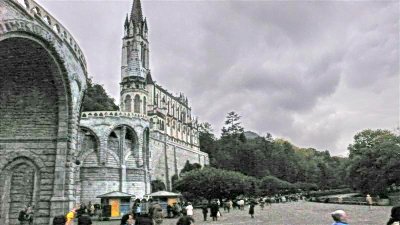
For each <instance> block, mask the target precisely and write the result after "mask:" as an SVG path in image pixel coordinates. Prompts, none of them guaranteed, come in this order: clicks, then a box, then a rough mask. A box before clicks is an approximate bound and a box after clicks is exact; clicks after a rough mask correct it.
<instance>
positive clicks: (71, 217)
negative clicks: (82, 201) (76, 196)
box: [65, 207, 76, 225]
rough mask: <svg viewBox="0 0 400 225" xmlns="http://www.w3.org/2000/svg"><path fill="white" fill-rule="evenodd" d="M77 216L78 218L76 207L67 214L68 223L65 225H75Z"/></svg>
mask: <svg viewBox="0 0 400 225" xmlns="http://www.w3.org/2000/svg"><path fill="white" fill-rule="evenodd" d="M75 216H76V207H74V208H72V209H71V211H69V212H68V213H67V216H66V219H67V222H66V223H65V225H73V224H74V219H75Z"/></svg>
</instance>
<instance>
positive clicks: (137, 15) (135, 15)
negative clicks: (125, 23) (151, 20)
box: [131, 0, 143, 23]
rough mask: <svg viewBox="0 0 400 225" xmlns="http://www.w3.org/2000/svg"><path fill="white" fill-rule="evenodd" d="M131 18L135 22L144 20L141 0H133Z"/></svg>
mask: <svg viewBox="0 0 400 225" xmlns="http://www.w3.org/2000/svg"><path fill="white" fill-rule="evenodd" d="M131 20H132V21H134V22H135V23H141V22H142V21H143V13H142V4H141V3H140V0H133V4H132V10H131Z"/></svg>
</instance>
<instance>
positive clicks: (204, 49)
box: [41, 1, 400, 154]
mask: <svg viewBox="0 0 400 225" xmlns="http://www.w3.org/2000/svg"><path fill="white" fill-rule="evenodd" d="M41 2H42V1H41ZM130 4H131V3H130V2H121V1H119V2H109V1H108V2H98V1H90V2H72V3H71V2H44V5H45V6H47V8H48V9H50V10H51V12H53V14H54V15H55V16H56V17H57V18H60V19H61V21H62V22H63V24H64V25H66V26H67V27H68V29H69V30H70V31H72V32H73V33H74V34H75V37H76V38H77V39H78V41H79V43H80V44H81V47H83V49H84V52H85V54H86V56H87V58H88V62H89V69H90V72H91V75H92V76H93V77H94V79H95V80H96V81H100V82H101V83H104V84H105V87H106V88H107V90H108V91H109V93H111V94H112V95H113V96H114V97H115V98H117V99H118V98H119V97H118V96H119V88H118V82H119V79H120V78H119V77H120V72H119V68H120V48H121V37H122V31H123V30H122V24H123V20H124V17H125V14H126V12H128V11H129V9H130ZM142 6H143V10H144V15H145V16H146V17H147V19H148V23H149V28H150V44H151V46H150V50H151V56H150V57H151V59H150V60H151V68H152V74H153V78H154V79H155V80H156V81H157V82H158V83H159V84H161V85H162V86H163V87H165V88H167V89H169V90H171V92H180V91H182V92H184V93H186V94H187V96H188V97H189V100H190V102H191V104H192V106H193V112H194V113H195V114H196V115H198V116H199V117H200V119H201V120H202V121H209V122H211V123H212V124H213V126H214V128H215V130H216V132H217V133H219V130H220V128H221V126H222V122H223V119H224V116H225V114H226V113H227V112H229V111H232V110H235V111H237V112H238V113H239V114H241V115H242V116H243V125H244V126H245V128H246V129H249V130H255V131H257V132H259V133H261V134H265V133H266V132H270V133H272V134H273V135H275V136H277V137H283V138H287V139H289V140H291V141H293V142H294V143H295V144H297V145H300V146H305V147H316V148H319V149H321V150H322V149H328V150H330V151H331V152H332V153H333V154H344V153H345V152H346V147H347V145H348V144H349V143H350V142H351V139H352V136H353V135H354V134H355V132H357V131H360V130H362V129H365V128H388V129H391V128H393V127H395V126H396V125H397V122H398V109H399V96H398V85H399V81H398V75H399V46H400V44H399V3H398V2H396V1H392V2H389V1H388V2H345V1H323V2H314V1H304V2H292V1H291V2H282V1H279V2H272V1H202V2H200V1H189V2H187V1H145V2H142ZM382 99H384V100H382Z"/></svg>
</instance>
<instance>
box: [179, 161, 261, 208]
mask: <svg viewBox="0 0 400 225" xmlns="http://www.w3.org/2000/svg"><path fill="white" fill-rule="evenodd" d="M257 186H258V181H257V179H255V178H253V177H249V176H245V175H243V174H241V173H238V172H233V171H228V170H221V169H216V168H212V167H205V168H203V169H200V170H192V171H189V172H187V173H185V176H183V177H182V178H181V179H180V180H178V182H176V186H175V189H176V190H178V191H181V192H182V193H188V194H189V195H194V194H195V196H197V197H202V198H205V199H209V200H210V199H213V198H235V197H236V196H239V195H245V194H246V195H249V194H250V195H255V194H256V193H255V192H256V188H257Z"/></svg>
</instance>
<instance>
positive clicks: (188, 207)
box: [186, 202, 193, 217]
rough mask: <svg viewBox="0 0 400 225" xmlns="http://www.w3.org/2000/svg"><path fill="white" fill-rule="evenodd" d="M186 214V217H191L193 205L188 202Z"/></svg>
mask: <svg viewBox="0 0 400 225" xmlns="http://www.w3.org/2000/svg"><path fill="white" fill-rule="evenodd" d="M186 215H187V216H188V217H193V206H192V203H190V202H188V205H187V206H186Z"/></svg>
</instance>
